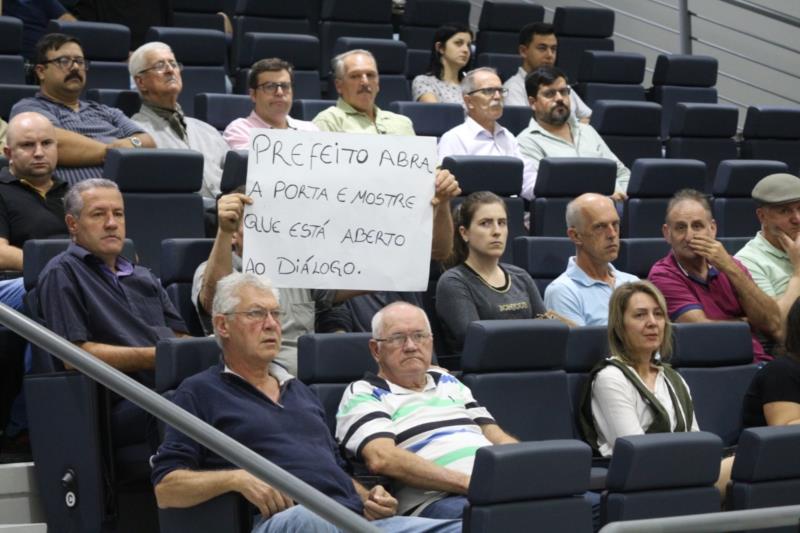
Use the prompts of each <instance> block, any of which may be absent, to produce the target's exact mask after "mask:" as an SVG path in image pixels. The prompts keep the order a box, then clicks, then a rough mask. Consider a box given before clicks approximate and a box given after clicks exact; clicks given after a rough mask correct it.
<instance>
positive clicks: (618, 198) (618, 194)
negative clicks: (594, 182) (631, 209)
mask: <svg viewBox="0 0 800 533" xmlns="http://www.w3.org/2000/svg"><path fill="white" fill-rule="evenodd" d="M611 199H612V200H614V201H615V202H623V201H625V200H627V199H628V195H627V194H625V193H624V192H622V191H615V192H614V194H612V195H611Z"/></svg>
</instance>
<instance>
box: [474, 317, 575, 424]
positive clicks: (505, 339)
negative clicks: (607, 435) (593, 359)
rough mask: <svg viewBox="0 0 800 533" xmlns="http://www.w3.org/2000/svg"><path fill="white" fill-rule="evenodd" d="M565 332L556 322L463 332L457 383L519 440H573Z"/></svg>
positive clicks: (497, 324)
mask: <svg viewBox="0 0 800 533" xmlns="http://www.w3.org/2000/svg"><path fill="white" fill-rule="evenodd" d="M568 335H569V327H567V325H566V324H562V323H561V322H558V321H556V320H481V321H477V322H473V323H472V324H470V325H469V327H468V329H467V335H466V338H465V341H464V351H463V352H462V354H461V369H462V371H463V374H462V379H461V381H462V382H463V383H464V385H466V386H467V387H469V388H470V390H472V393H473V395H474V396H475V399H476V400H477V401H478V403H480V404H481V405H483V406H484V407H486V408H487V409H488V410H489V412H490V413H492V416H494V418H495V420H496V421H497V423H498V424H499V425H500V427H502V428H503V429H504V430H505V431H507V432H508V433H509V434H511V435H514V436H516V437H517V438H519V439H520V440H545V439H571V438H573V432H572V422H571V411H570V400H569V388H568V386H567V374H566V372H564V370H563V368H564V357H565V353H566V346H567V337H568Z"/></svg>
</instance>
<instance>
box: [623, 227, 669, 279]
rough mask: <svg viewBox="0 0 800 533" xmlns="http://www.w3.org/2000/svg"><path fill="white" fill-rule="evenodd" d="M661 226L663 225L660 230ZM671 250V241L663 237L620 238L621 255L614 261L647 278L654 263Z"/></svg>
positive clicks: (624, 270)
mask: <svg viewBox="0 0 800 533" xmlns="http://www.w3.org/2000/svg"><path fill="white" fill-rule="evenodd" d="M662 223H663V222H662ZM660 228H661V226H659V230H660ZM669 251H670V246H669V243H668V242H667V241H666V240H664V238H663V237H638V238H637V237H633V238H627V239H620V240H619V255H618V256H617V259H616V261H614V266H615V267H617V268H618V269H619V270H621V271H623V272H627V273H628V274H633V275H635V276H638V277H639V278H640V279H646V278H647V275H648V274H649V273H650V268H651V267H652V266H653V264H654V263H655V262H656V261H658V260H659V259H661V258H663V257H665V256H666V255H667V254H668V253H669Z"/></svg>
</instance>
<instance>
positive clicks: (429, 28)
mask: <svg viewBox="0 0 800 533" xmlns="http://www.w3.org/2000/svg"><path fill="white" fill-rule="evenodd" d="M405 4H406V5H405V9H404V11H403V18H402V20H401V22H400V25H399V27H398V29H397V30H398V33H399V35H400V40H401V41H403V42H404V43H406V45H407V46H408V48H409V49H414V50H428V51H430V50H431V49H432V48H433V34H434V33H436V29H437V28H438V27H439V26H442V25H443V24H448V23H450V22H457V23H460V24H464V25H466V26H468V25H469V11H470V8H471V4H470V1H469V0H406V2H405Z"/></svg>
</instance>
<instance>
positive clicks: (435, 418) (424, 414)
mask: <svg viewBox="0 0 800 533" xmlns="http://www.w3.org/2000/svg"><path fill="white" fill-rule="evenodd" d="M372 336H373V338H372V339H370V341H369V349H370V352H372V357H373V358H374V359H375V361H376V362H377V363H378V374H377V375H375V374H373V373H371V372H367V374H366V375H365V376H364V378H363V379H362V380H360V381H356V382H355V383H352V384H350V385H349V386H348V387H347V389H346V390H345V392H344V395H343V396H342V400H341V402H340V403H339V411H338V413H337V414H336V422H337V423H336V438H337V439H338V440H339V442H340V444H341V446H342V448H343V449H344V450H346V451H347V452H348V454H349V455H350V456H352V457H353V458H355V459H356V460H358V461H363V462H364V463H366V466H367V468H368V469H369V470H370V471H371V472H372V473H374V474H379V475H383V476H388V477H389V478H392V479H394V480H395V481H397V499H398V501H399V506H398V511H399V512H400V513H401V514H411V515H414V516H423V517H428V518H461V516H462V514H463V511H464V505H465V504H466V503H467V501H466V497H465V496H464V495H465V494H466V493H467V489H468V488H469V482H470V476H471V475H472V466H473V463H474V461H475V452H476V451H477V449H478V448H480V447H483V446H491V445H492V444H510V443H514V442H517V440H516V439H515V438H514V437H511V436H510V435H508V434H507V433H506V432H505V431H503V430H502V429H501V428H500V426H498V425H497V423H496V422H495V420H494V418H492V415H491V414H489V411H488V410H487V409H486V408H485V407H482V406H481V405H479V404H478V402H476V401H475V398H473V396H472V392H471V391H470V390H469V389H468V388H467V387H465V386H464V385H463V384H462V383H461V382H459V381H458V379H456V378H455V377H453V376H452V375H450V374H449V373H448V372H447V371H446V370H444V369H442V368H439V367H436V366H431V357H432V355H431V354H432V353H433V335H432V333H431V326H430V323H429V322H428V317H427V315H425V311H423V310H422V309H420V308H419V307H416V306H414V305H411V304H408V303H405V302H395V303H392V304H390V305H388V306H386V307H384V308H383V309H381V310H380V311H378V313H376V314H375V316H374V317H373V318H372Z"/></svg>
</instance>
